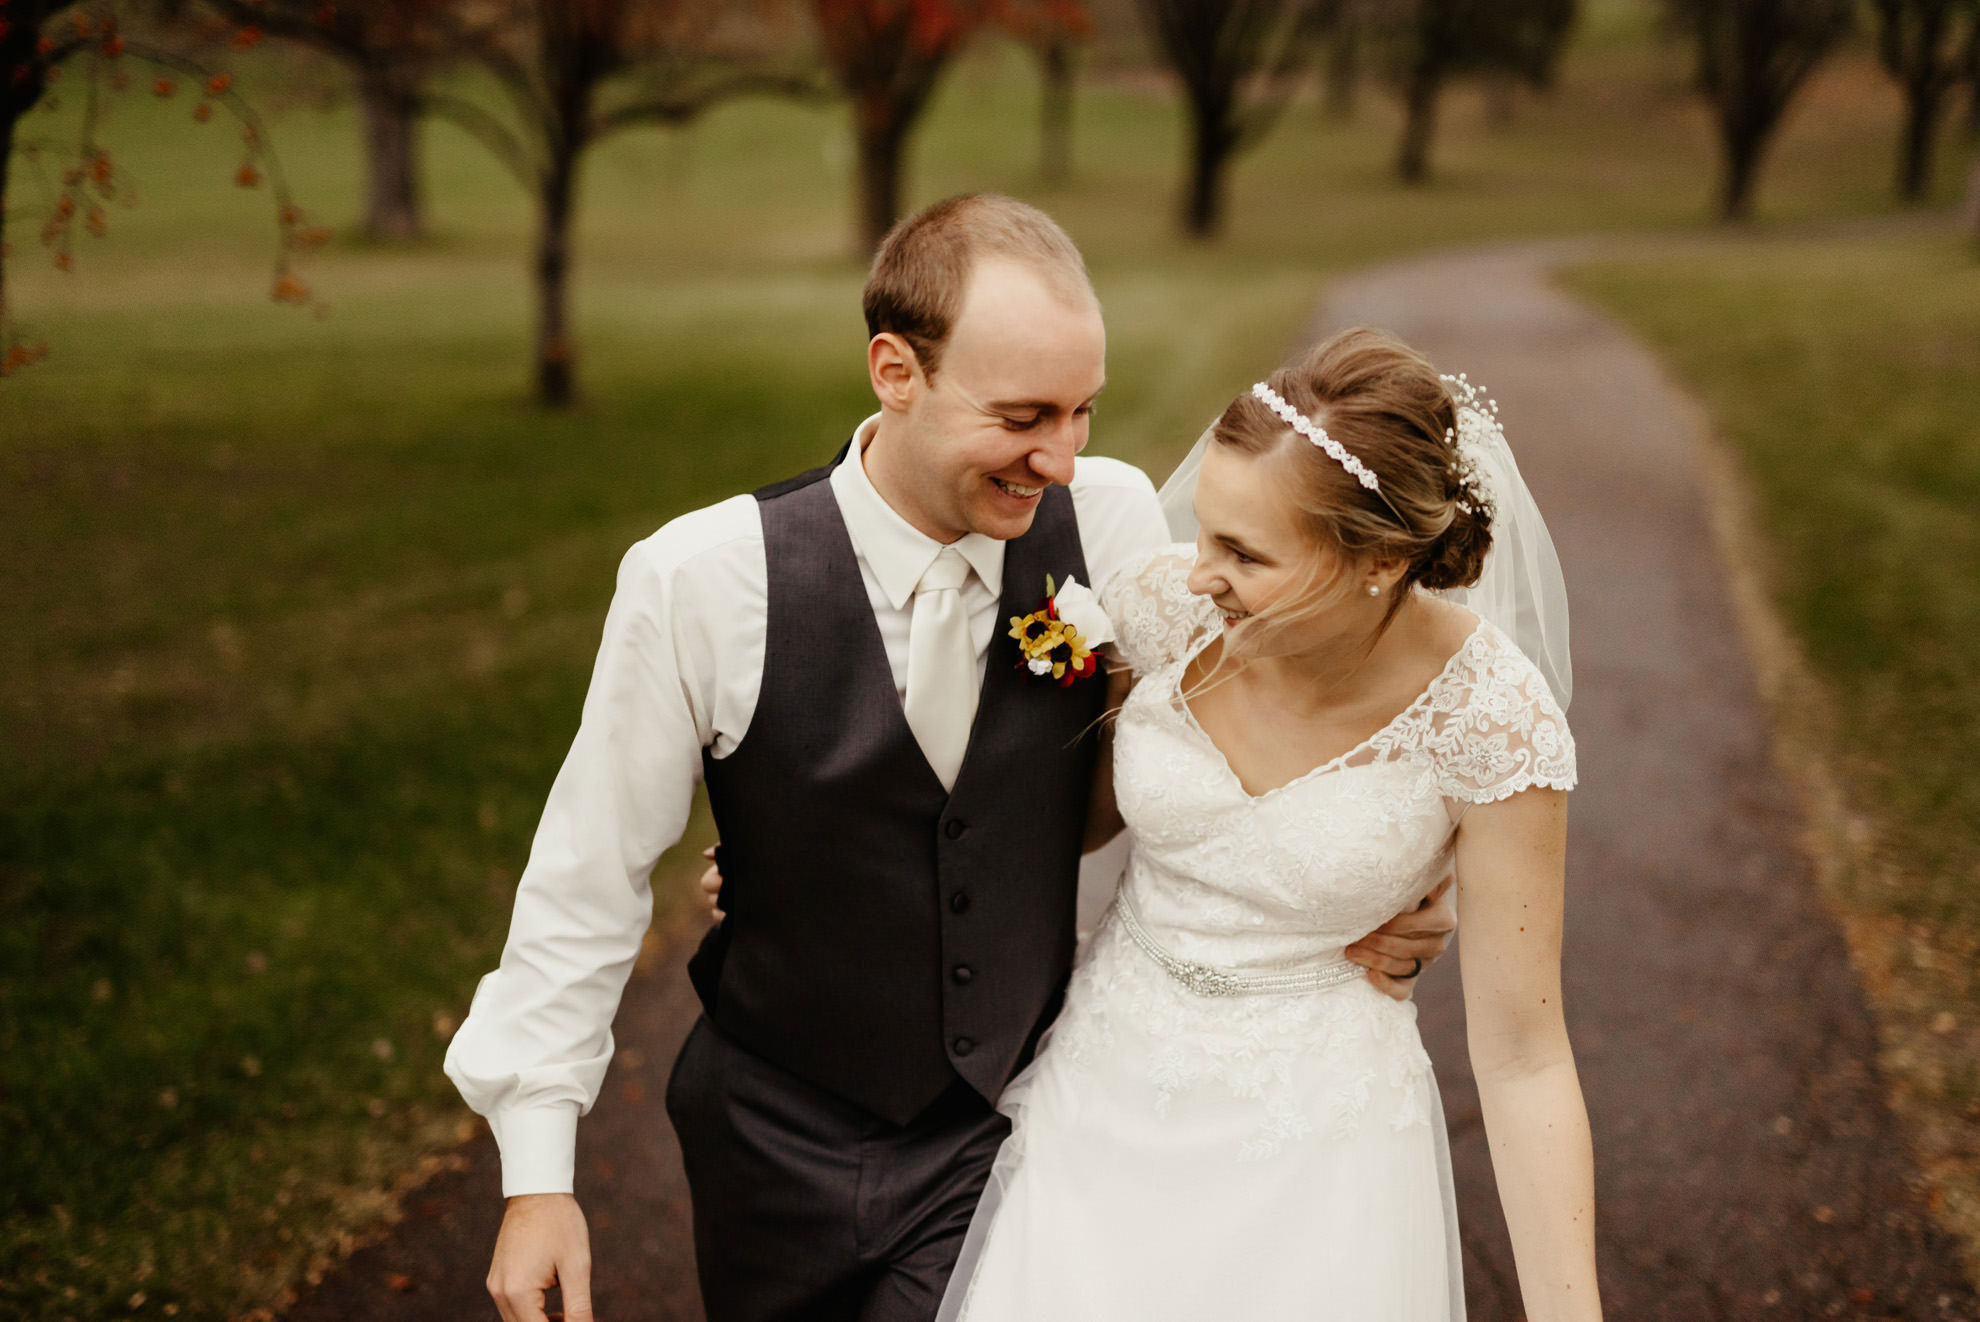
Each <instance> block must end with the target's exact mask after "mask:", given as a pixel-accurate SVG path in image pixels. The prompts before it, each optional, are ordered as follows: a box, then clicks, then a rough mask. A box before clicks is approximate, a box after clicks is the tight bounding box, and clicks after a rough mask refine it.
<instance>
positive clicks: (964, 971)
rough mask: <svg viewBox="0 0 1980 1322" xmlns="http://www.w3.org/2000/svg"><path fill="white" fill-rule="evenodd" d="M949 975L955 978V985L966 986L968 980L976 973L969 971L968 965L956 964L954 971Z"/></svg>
mask: <svg viewBox="0 0 1980 1322" xmlns="http://www.w3.org/2000/svg"><path fill="white" fill-rule="evenodd" d="M949 976H950V977H952V978H954V979H955V980H956V986H958V987H967V986H968V985H969V980H970V979H971V978H973V977H975V976H976V974H975V973H973V972H971V971H970V967H969V965H967V964H958V965H956V967H955V971H954V972H953V973H951V974H949Z"/></svg>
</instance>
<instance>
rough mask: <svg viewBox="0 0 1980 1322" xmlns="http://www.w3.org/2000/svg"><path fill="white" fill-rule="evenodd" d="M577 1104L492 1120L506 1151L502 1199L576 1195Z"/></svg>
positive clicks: (513, 1113) (536, 1108) (508, 1113)
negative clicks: (538, 1195) (556, 1194)
mask: <svg viewBox="0 0 1980 1322" xmlns="http://www.w3.org/2000/svg"><path fill="white" fill-rule="evenodd" d="M577 1122H578V1107H577V1103H576V1102H572V1103H570V1104H569V1105H565V1106H530V1107H522V1108H519V1109H517V1110H513V1111H503V1112H501V1113H500V1114H498V1115H493V1116H490V1117H489V1123H488V1127H489V1128H490V1129H492V1130H494V1131H495V1145H496V1146H497V1147H499V1148H500V1149H501V1150H502V1196H503V1197H504V1198H514V1197H516V1196H517V1195H519V1194H526V1193H573V1192H575V1190H574V1188H573V1183H572V1175H573V1172H574V1171H575V1169H576V1167H577Z"/></svg>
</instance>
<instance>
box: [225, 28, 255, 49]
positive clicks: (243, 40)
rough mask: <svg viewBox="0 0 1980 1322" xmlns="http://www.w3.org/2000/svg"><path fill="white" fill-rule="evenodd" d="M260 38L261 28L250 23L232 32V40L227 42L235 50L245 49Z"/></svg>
mask: <svg viewBox="0 0 1980 1322" xmlns="http://www.w3.org/2000/svg"><path fill="white" fill-rule="evenodd" d="M260 40H261V29H260V28H258V27H256V26H254V25H253V24H252V23H250V24H248V25H247V26H246V27H244V28H242V29H241V30H240V31H238V32H236V33H235V34H234V39H233V41H231V42H229V43H228V44H229V45H231V46H232V47H233V48H234V49H235V50H247V49H249V48H250V47H252V46H253V45H254V44H255V43H256V42H258V41H260Z"/></svg>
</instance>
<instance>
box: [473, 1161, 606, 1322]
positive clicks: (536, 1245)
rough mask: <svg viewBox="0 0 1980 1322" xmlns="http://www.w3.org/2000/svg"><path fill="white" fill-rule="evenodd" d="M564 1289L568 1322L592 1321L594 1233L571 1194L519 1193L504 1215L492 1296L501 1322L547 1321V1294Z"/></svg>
mask: <svg viewBox="0 0 1980 1322" xmlns="http://www.w3.org/2000/svg"><path fill="white" fill-rule="evenodd" d="M553 1285H561V1286H562V1287H563V1288H564V1312H563V1318H564V1322H593V1317H592V1312H591V1235H590V1232H589V1231H587V1230H586V1229H585V1224H584V1213H583V1212H582V1211H580V1210H579V1208H578V1203H577V1199H576V1198H573V1197H572V1196H571V1195H570V1194H567V1193H528V1194H518V1195H517V1196H516V1197H514V1198H511V1199H510V1200H509V1206H508V1210H507V1211H505V1212H504V1213H503V1214H502V1229H501V1232H500V1233H499V1234H497V1235H496V1236H495V1261H494V1262H492V1263H490V1264H489V1267H488V1293H489V1294H490V1295H491V1296H492V1297H493V1298H494V1300H495V1308H496V1310H497V1311H498V1312H500V1313H501V1314H502V1322H544V1312H543V1292H544V1291H545V1290H548V1289H549V1288H550V1287H551V1286H553Z"/></svg>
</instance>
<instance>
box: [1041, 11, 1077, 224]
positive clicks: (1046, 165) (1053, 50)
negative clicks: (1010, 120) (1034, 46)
mask: <svg viewBox="0 0 1980 1322" xmlns="http://www.w3.org/2000/svg"><path fill="white" fill-rule="evenodd" d="M1039 60H1040V63H1041V64H1042V65H1043V68H1044V74H1045V90H1044V100H1043V103H1042V104H1041V106H1040V107H1039V116H1038V125H1039V135H1040V140H1039V144H1038V164H1039V173H1040V174H1042V175H1043V176H1044V178H1045V184H1046V186H1047V187H1048V188H1064V187H1065V186H1066V184H1067V183H1069V182H1070V181H1071V179H1072V117H1073V52H1072V43H1071V42H1070V41H1066V40H1064V39H1060V40H1057V41H1052V42H1048V43H1046V45H1045V47H1044V48H1043V49H1042V50H1041V51H1040V52H1039Z"/></svg>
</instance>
